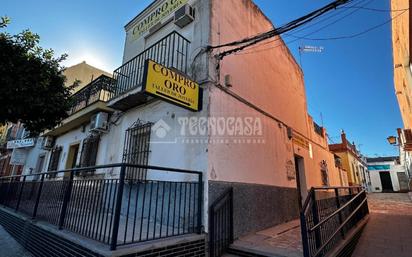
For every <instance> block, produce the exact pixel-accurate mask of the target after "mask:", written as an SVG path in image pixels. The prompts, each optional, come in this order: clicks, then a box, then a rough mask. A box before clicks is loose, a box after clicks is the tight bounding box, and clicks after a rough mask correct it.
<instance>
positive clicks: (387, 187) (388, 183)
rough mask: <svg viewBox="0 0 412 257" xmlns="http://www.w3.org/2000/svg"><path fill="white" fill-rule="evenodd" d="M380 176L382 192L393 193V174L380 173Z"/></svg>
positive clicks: (387, 172)
mask: <svg viewBox="0 0 412 257" xmlns="http://www.w3.org/2000/svg"><path fill="white" fill-rule="evenodd" d="M379 176H380V178H381V183H382V192H392V191H393V187H392V180H391V174H390V173H389V171H383V172H379Z"/></svg>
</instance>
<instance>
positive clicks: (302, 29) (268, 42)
mask: <svg viewBox="0 0 412 257" xmlns="http://www.w3.org/2000/svg"><path fill="white" fill-rule="evenodd" d="M365 1H367V0H361V1H359V2H358V3H356V4H360V3H362V2H365ZM371 1H374V0H370V1H368V2H367V3H366V4H364V5H362V6H366V5H368V4H369V3H370V2H371ZM353 6H355V4H354V5H353ZM353 6H349V7H353ZM337 9H338V10H339V9H342V7H341V8H337ZM349 10H350V9H346V10H343V11H341V12H336V13H333V14H332V15H329V16H326V17H325V18H323V19H320V20H318V21H317V22H314V23H312V24H309V25H308V26H304V27H302V28H300V29H297V30H293V34H289V33H288V34H286V33H285V37H288V35H294V34H295V33H297V32H301V31H304V30H307V29H309V28H312V27H314V26H315V25H317V24H320V23H322V22H324V21H327V20H329V19H331V18H333V17H335V16H338V15H340V14H343V13H345V12H347V11H349ZM355 12H356V11H355ZM353 13H354V12H352V13H350V14H349V15H351V14H353ZM349 15H345V16H344V17H347V16H349ZM333 23H335V22H333ZM333 23H329V24H328V25H326V26H329V25H331V24H333ZM326 26H325V27H326ZM322 29H323V28H321V29H320V30H322ZM313 33H314V32H311V33H309V34H307V35H305V36H308V35H311V34H313ZM281 39H282V38H281V37H277V38H275V39H273V40H269V41H267V42H264V43H262V44H259V45H255V46H251V47H249V49H248V50H251V49H254V48H257V47H261V46H264V45H267V44H270V43H273V42H275V41H279V40H281ZM294 41H297V40H294ZM294 41H293V42H294Z"/></svg>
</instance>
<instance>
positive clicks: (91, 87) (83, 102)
mask: <svg viewBox="0 0 412 257" xmlns="http://www.w3.org/2000/svg"><path fill="white" fill-rule="evenodd" d="M114 84H115V82H114V80H113V79H112V78H110V77H108V76H105V75H101V76H99V77H98V78H97V79H95V80H93V81H92V82H90V83H89V84H88V85H86V86H85V87H84V88H82V89H81V90H79V91H78V92H76V93H75V94H73V95H72V97H71V98H72V100H73V105H72V108H71V109H70V110H69V115H72V114H74V113H76V112H78V111H80V110H82V109H84V108H86V107H87V106H90V105H92V104H94V103H96V102H98V101H102V102H107V101H108V100H109V97H110V95H111V94H112V92H113V90H114Z"/></svg>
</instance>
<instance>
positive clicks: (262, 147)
mask: <svg viewBox="0 0 412 257" xmlns="http://www.w3.org/2000/svg"><path fill="white" fill-rule="evenodd" d="M211 15H212V17H211V45H217V44H221V43H226V42H230V41H234V40H238V39H240V38H245V37H249V36H252V35H256V34H258V33H261V32H265V31H268V30H270V29H272V28H273V26H272V24H271V22H270V21H269V20H268V19H267V18H266V17H265V16H264V15H263V14H262V13H261V12H260V10H259V9H258V7H256V6H255V5H254V4H253V3H252V1H250V0H243V1H239V0H225V1H219V0H214V1H212V14H211ZM277 39H278V40H277V41H275V42H273V43H269V44H265V45H262V46H260V47H257V48H252V49H253V51H255V52H254V53H253V54H242V53H239V54H237V55H236V54H235V55H230V56H228V57H225V58H224V59H223V60H222V61H221V62H220V73H219V74H218V75H219V77H220V81H219V82H220V84H224V80H223V78H224V76H225V75H227V74H230V75H231V77H232V87H230V91H231V92H233V93H235V94H236V95H238V96H240V97H242V98H244V99H246V100H247V101H248V102H250V103H253V104H254V105H255V106H257V107H258V108H260V109H261V110H264V111H265V112H266V113H268V114H269V115H270V116H273V117H276V119H278V120H280V121H281V122H278V121H276V120H274V119H273V118H270V117H268V115H264V114H262V113H260V112H258V111H257V110H255V109H254V108H252V107H250V106H248V105H246V104H244V103H241V102H239V101H238V100H237V99H235V98H234V97H233V96H230V95H229V94H227V93H226V92H224V91H222V90H221V89H219V88H216V87H211V88H210V89H209V94H210V115H211V116H242V115H243V116H254V117H259V118H260V119H261V120H262V123H263V125H264V126H263V128H264V130H263V138H264V142H265V143H263V144H250V145H247V146H241V145H236V144H230V143H228V144H211V145H210V146H209V148H208V149H209V156H210V158H209V179H211V180H217V181H233V182H243V183H255V184H266V185H274V186H282V187H296V180H295V179H289V178H288V176H287V170H288V168H290V167H289V166H290V165H289V164H290V162H292V163H293V162H294V154H296V155H299V156H301V157H303V158H304V159H305V172H306V175H305V176H306V184H307V187H311V186H320V185H321V172H320V162H321V161H322V160H325V161H326V162H327V164H328V169H329V181H330V184H331V185H339V184H340V180H339V172H338V171H337V169H336V168H335V165H334V158H333V154H331V153H330V152H329V151H328V143H327V140H326V139H325V138H322V137H320V136H318V135H317V134H316V135H315V133H314V131H313V124H312V120H311V118H309V116H308V115H307V106H306V95H305V88H304V81H303V75H302V72H301V70H300V68H299V66H298V65H297V63H296V61H295V60H294V59H293V56H292V55H291V54H290V52H289V50H288V48H287V47H286V46H285V44H284V43H283V41H282V40H280V39H279V38H277ZM270 46H272V47H274V48H272V49H271V50H268V51H260V52H259V49H263V48H268V47H270ZM245 52H250V50H248V51H245ZM215 53H217V51H216V52H214V54H215ZM214 67H215V66H213V64H212V68H211V69H213V68H214ZM285 124H286V125H287V126H289V127H291V128H293V130H294V131H295V133H297V134H299V135H300V136H302V137H304V138H305V139H306V140H307V141H308V142H310V145H311V150H312V154H311V153H310V149H307V148H305V147H301V146H299V145H295V146H293V145H292V141H291V140H289V138H288V135H287V126H285ZM212 140H213V137H212Z"/></svg>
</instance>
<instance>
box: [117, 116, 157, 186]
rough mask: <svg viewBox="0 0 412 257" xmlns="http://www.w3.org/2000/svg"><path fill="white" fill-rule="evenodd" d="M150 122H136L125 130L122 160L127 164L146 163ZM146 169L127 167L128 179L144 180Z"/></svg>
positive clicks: (148, 151)
mask: <svg viewBox="0 0 412 257" xmlns="http://www.w3.org/2000/svg"><path fill="white" fill-rule="evenodd" d="M151 127H152V123H146V124H141V123H140V122H136V123H135V124H133V126H132V127H130V128H129V129H127V130H126V136H125V142H124V151H123V162H124V163H129V164H140V165H147V164H148V161H149V153H150V132H151ZM146 175H147V169H145V168H132V167H128V168H127V170H126V178H127V179H128V180H145V179H146Z"/></svg>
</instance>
